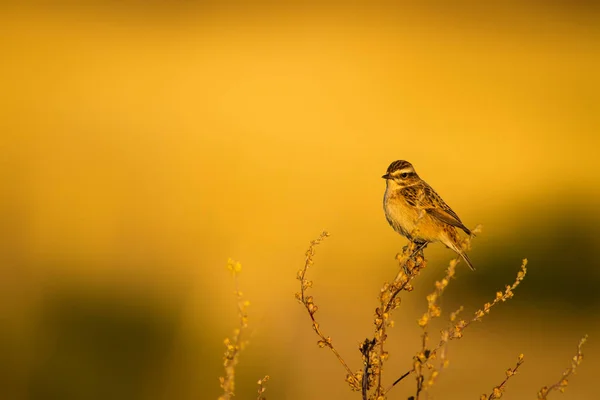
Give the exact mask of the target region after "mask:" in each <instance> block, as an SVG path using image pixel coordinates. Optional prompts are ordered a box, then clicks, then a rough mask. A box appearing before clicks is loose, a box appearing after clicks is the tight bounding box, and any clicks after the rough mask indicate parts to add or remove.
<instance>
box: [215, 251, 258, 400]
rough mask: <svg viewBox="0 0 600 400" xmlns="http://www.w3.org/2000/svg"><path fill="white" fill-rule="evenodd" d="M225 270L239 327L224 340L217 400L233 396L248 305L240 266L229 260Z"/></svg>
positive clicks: (246, 325) (225, 399)
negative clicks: (230, 277) (231, 285)
mask: <svg viewBox="0 0 600 400" xmlns="http://www.w3.org/2000/svg"><path fill="white" fill-rule="evenodd" d="M227 268H228V269H229V270H230V271H231V272H232V274H233V282H234V286H235V295H236V298H237V309H238V317H239V322H240V325H239V327H238V328H236V329H235V330H234V331H233V335H232V337H231V339H230V338H226V339H225V346H226V351H225V354H224V357H223V359H224V362H223V366H224V368H225V376H224V377H221V378H219V381H220V383H221V388H222V389H223V394H222V395H221V396H220V397H219V400H229V399H231V398H232V397H233V396H234V391H235V367H236V365H237V363H238V359H239V353H240V352H241V351H242V349H243V348H244V342H243V341H242V332H243V331H244V330H245V329H246V328H247V327H248V314H247V312H246V308H247V307H248V306H249V305H250V303H249V302H248V301H244V299H243V297H242V292H240V289H239V283H238V274H239V273H240V272H241V264H240V263H239V262H236V261H233V260H231V259H230V260H229V261H228V263H227Z"/></svg>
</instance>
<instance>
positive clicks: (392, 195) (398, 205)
mask: <svg viewBox="0 0 600 400" xmlns="http://www.w3.org/2000/svg"><path fill="white" fill-rule="evenodd" d="M382 178H384V179H385V180H386V189H385V195H384V196H383V209H384V211H385V217H386V218H387V221H388V222H389V224H390V225H391V226H392V228H394V230H395V231H396V232H398V233H400V234H402V235H404V236H406V237H407V238H408V239H409V240H411V241H413V242H415V243H417V244H418V245H420V246H421V248H422V247H425V246H426V245H427V243H430V242H442V243H443V244H445V245H446V246H447V247H449V248H450V249H452V250H454V251H455V252H456V253H457V254H459V255H460V256H461V257H462V258H463V260H465V262H466V263H467V264H468V265H469V267H470V268H471V269H472V270H475V267H473V264H472V263H471V260H469V257H467V255H466V254H465V252H464V250H463V249H462V247H461V244H460V238H459V235H458V231H457V229H456V228H460V229H462V230H463V231H464V232H465V233H466V234H467V235H472V234H473V233H472V232H471V231H470V230H469V228H467V227H466V226H465V225H464V224H463V223H462V221H461V220H460V218H459V217H458V215H456V213H455V212H454V211H452V209H451V208H450V207H449V206H448V204H446V203H445V202H444V200H442V198H441V197H440V196H439V195H438V194H437V193H436V192H435V190H433V189H432V188H431V186H429V185H428V184H427V182H425V181H424V180H422V179H421V178H420V177H419V175H417V173H416V172H415V169H414V168H413V166H412V164H411V163H409V162H408V161H404V160H398V161H394V162H393V163H391V164H390V166H389V167H388V169H387V172H386V174H385V175H383V176H382Z"/></svg>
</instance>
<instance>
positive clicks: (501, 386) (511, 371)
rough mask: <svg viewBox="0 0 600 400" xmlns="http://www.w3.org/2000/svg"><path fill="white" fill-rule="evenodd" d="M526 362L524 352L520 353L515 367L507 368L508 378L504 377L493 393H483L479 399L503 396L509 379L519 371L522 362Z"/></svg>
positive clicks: (485, 399)
mask: <svg viewBox="0 0 600 400" xmlns="http://www.w3.org/2000/svg"><path fill="white" fill-rule="evenodd" d="M524 362H525V357H524V356H523V354H519V358H518V359H517V365H515V367H514V368H509V369H507V370H506V378H504V380H503V381H502V383H501V384H499V385H498V386H496V387H495V388H494V389H493V390H492V393H490V395H489V396H488V395H486V394H482V395H481V397H480V398H479V400H493V399H499V398H500V397H502V394H503V393H504V390H505V385H506V383H507V382H508V380H509V379H510V378H511V377H513V376H514V375H515V374H516V373H517V370H518V369H519V367H520V366H521V364H523V363H524Z"/></svg>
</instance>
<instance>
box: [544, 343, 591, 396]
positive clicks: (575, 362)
mask: <svg viewBox="0 0 600 400" xmlns="http://www.w3.org/2000/svg"><path fill="white" fill-rule="evenodd" d="M587 338H588V335H585V336H584V337H582V338H581V339H580V340H579V344H578V345H577V354H575V356H573V358H572V359H571V366H570V367H569V368H567V369H566V370H565V372H563V374H562V377H561V378H560V380H559V381H558V382H556V383H555V384H554V385H551V386H549V387H548V386H544V387H543V388H541V389H540V391H539V392H538V400H546V398H547V397H548V395H549V394H550V392H552V391H554V390H558V391H559V392H561V393H563V392H564V391H565V389H566V388H567V385H568V384H569V378H570V377H571V375H572V374H574V373H575V371H576V370H577V367H578V366H580V365H581V362H582V361H583V351H582V350H581V348H582V347H583V345H584V344H585V342H586V341H587Z"/></svg>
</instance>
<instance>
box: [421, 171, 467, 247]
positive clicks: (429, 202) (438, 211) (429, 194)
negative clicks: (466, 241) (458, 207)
mask: <svg viewBox="0 0 600 400" xmlns="http://www.w3.org/2000/svg"><path fill="white" fill-rule="evenodd" d="M417 191H421V192H422V193H417V194H416V196H415V202H416V205H417V206H418V207H420V208H422V209H424V210H425V212H427V214H429V215H430V216H432V217H433V218H435V219H437V220H439V221H441V222H444V223H446V224H448V225H452V226H456V227H457V228H460V229H462V230H463V231H465V233H466V234H467V235H471V234H472V232H471V231H470V230H469V228H467V227H466V226H465V225H464V224H463V223H462V221H461V220H460V218H459V217H458V215H456V213H455V212H454V211H452V209H451V208H450V206H449V205H448V204H446V202H444V200H443V199H442V198H441V197H440V195H439V194H437V193H436V192H435V190H433V188H432V187H431V186H429V185H428V184H427V183H425V182H423V186H422V187H421V188H419V189H417Z"/></svg>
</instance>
